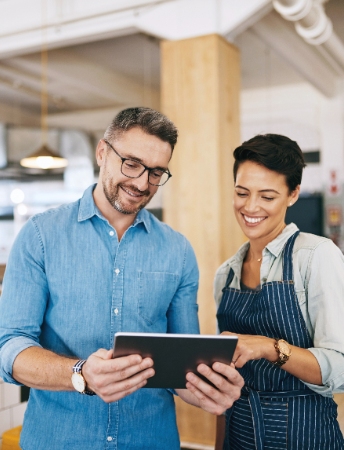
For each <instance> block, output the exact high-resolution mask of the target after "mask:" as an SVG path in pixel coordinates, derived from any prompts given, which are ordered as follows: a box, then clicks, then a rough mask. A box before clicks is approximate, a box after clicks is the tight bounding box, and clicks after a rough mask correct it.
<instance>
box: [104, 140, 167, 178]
mask: <svg viewBox="0 0 344 450" xmlns="http://www.w3.org/2000/svg"><path fill="white" fill-rule="evenodd" d="M103 141H104V142H105V144H106V145H108V146H109V147H110V148H111V149H112V150H113V151H114V152H115V153H116V155H117V156H118V157H119V158H120V159H121V161H122V164H121V174H122V175H124V176H125V177H127V178H132V179H135V178H140V177H141V176H142V175H143V174H144V173H145V172H146V170H148V183H149V184H150V185H152V186H163V185H164V184H166V183H167V182H168V180H169V179H170V178H171V177H172V174H171V172H170V171H169V170H168V169H166V170H161V169H158V170H161V171H162V172H163V173H166V174H167V175H168V178H167V180H166V181H164V182H163V183H162V184H154V183H151V182H150V181H149V177H150V173H151V171H152V170H157V167H148V166H146V165H144V164H142V162H139V161H135V160H134V159H132V158H124V157H123V156H121V155H120V154H119V153H118V151H117V150H116V149H115V148H114V147H113V146H112V145H111V144H110V142H109V141H107V140H106V139H103ZM125 161H133V162H135V163H136V164H141V166H143V170H142V172H141V173H140V175H137V176H136V177H131V176H129V175H126V174H125V173H123V170H122V168H123V164H124V162H125Z"/></svg>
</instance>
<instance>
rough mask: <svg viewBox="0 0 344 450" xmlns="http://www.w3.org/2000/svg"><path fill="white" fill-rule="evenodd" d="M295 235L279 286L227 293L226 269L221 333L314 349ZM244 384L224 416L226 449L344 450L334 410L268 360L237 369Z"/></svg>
mask: <svg viewBox="0 0 344 450" xmlns="http://www.w3.org/2000/svg"><path fill="white" fill-rule="evenodd" d="M298 234H299V231H297V232H296V233H295V234H294V235H293V236H291V237H290V238H289V239H288V241H287V243H286V245H285V248H284V251H283V275H282V281H273V282H269V283H264V284H263V285H262V288H261V290H259V291H254V290H250V289H242V290H239V289H233V288H230V287H229V286H230V283H231V282H232V279H233V276H234V272H233V270H232V269H230V272H229V274H228V278H227V281H226V285H225V287H224V288H223V296H222V300H221V303H220V306H219V309H218V313H217V319H218V324H219V329H220V331H221V332H222V331H226V330H228V331H231V332H233V333H239V334H252V335H262V336H267V337H271V338H279V339H285V340H286V341H287V342H289V343H290V344H292V345H295V346H297V347H301V348H311V347H313V341H312V338H311V337H310V335H309V333H308V330H307V327H306V323H305V320H304V318H303V316H302V313H301V310H300V306H299V303H298V300H297V296H296V293H295V288H294V282H293V262H292V254H293V247H294V243H295V239H296V237H297V236H298ZM238 371H239V372H240V374H241V375H242V376H243V378H244V380H245V386H244V388H243V389H242V395H241V397H240V399H239V400H237V401H236V402H235V403H234V405H233V407H232V408H231V409H229V410H228V411H227V413H226V438H225V443H224V447H223V448H224V449H226V450H228V449H230V450H268V449H269V450H283V449H286V450H322V449H324V450H325V449H326V450H343V449H344V439H343V435H342V433H341V431H340V428H339V424H338V422H337V405H336V404H335V402H334V401H333V399H332V398H328V397H323V396H322V395H320V394H317V393H316V392H314V391H312V390H311V389H309V388H308V387H307V386H306V385H305V384H304V383H303V382H302V381H301V380H299V379H298V378H296V377H294V376H293V375H291V374H289V373H288V372H286V371H285V370H283V369H281V368H280V367H277V366H276V365H274V364H271V363H270V362H269V361H267V360H266V359H260V360H257V361H248V362H247V363H246V364H245V366H244V367H243V368H241V369H238Z"/></svg>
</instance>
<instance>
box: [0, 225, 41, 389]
mask: <svg viewBox="0 0 344 450" xmlns="http://www.w3.org/2000/svg"><path fill="white" fill-rule="evenodd" d="M47 298H48V285H47V280H46V276H45V271H44V249H43V243H42V241H41V239H40V236H39V233H38V230H37V229H36V227H35V223H34V221H33V220H32V219H30V220H29V221H28V222H27V223H26V224H25V225H24V227H23V228H22V230H21V231H20V233H19V235H18V237H17V239H16V241H15V243H14V245H13V247H12V250H11V253H10V256H9V259H8V263H7V266H6V272H5V276H4V282H3V291H2V295H1V297H0V376H1V378H3V380H4V381H6V382H8V383H15V384H19V383H17V382H16V381H15V380H14V379H13V377H12V367H13V363H14V360H15V359H16V357H17V356H18V354H19V353H20V352H22V351H23V350H25V349H26V348H29V347H32V346H39V347H40V346H41V345H40V343H39V337H40V333H41V324H42V321H43V317H44V313H45V309H46V302H47Z"/></svg>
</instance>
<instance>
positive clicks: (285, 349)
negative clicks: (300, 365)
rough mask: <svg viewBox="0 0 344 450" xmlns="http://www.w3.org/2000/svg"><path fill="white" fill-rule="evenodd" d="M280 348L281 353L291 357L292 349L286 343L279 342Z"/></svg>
mask: <svg viewBox="0 0 344 450" xmlns="http://www.w3.org/2000/svg"><path fill="white" fill-rule="evenodd" d="M278 348H279V350H280V352H281V353H283V354H284V355H290V347H289V345H288V344H287V343H286V342H284V341H282V340H281V341H278Z"/></svg>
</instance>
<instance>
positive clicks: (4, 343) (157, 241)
mask: <svg viewBox="0 0 344 450" xmlns="http://www.w3.org/2000/svg"><path fill="white" fill-rule="evenodd" d="M93 188H94V187H93V186H90V187H89V188H88V189H87V190H86V191H85V193H84V196H83V198H82V199H81V200H79V201H77V202H75V203H72V204H69V205H65V206H61V207H60V208H57V209H52V210H49V211H46V212H44V213H42V214H38V215H36V216H34V217H32V218H31V219H30V220H29V221H28V222H27V223H26V224H25V226H24V227H23V228H22V230H21V232H20V234H19V235H18V238H17V240H16V242H15V244H14V246H13V248H12V251H11V255H10V257H9V261H8V265H7V268H6V274H5V278H4V284H3V294H2V297H1V301H0V376H1V377H2V378H3V379H4V381H6V382H10V383H15V380H14V379H13V378H12V365H13V362H14V359H15V358H16V356H17V355H18V354H19V353H20V352H21V351H23V350H24V349H26V348H28V347H30V346H42V347H43V348H46V349H50V350H52V351H54V352H56V353H58V354H60V355H67V356H72V357H77V358H80V359H81V358H85V359H86V358H87V357H88V356H89V355H90V354H91V353H93V352H95V351H96V350H98V349H99V348H106V349H110V348H112V347H113V340H114V334H115V333H116V332H118V331H134V332H135V331H136V332H156V333H166V332H167V333H198V332H199V327H198V318H197V303H196V293H197V288H198V268H197V263H196V259H195V255H194V252H193V250H192V248H191V246H190V244H189V243H188V241H187V240H186V239H185V237H183V236H182V235H180V234H179V233H177V232H175V231H173V230H172V229H171V228H170V227H168V226H167V225H166V224H163V223H161V222H159V221H158V220H157V219H156V218H155V217H154V216H152V215H151V214H150V213H149V212H148V211H146V210H142V211H140V212H139V214H138V215H137V217H136V219H135V222H134V223H133V225H132V226H131V227H130V228H129V229H128V230H127V231H126V233H125V234H124V236H123V237H122V239H121V241H120V242H118V239H117V234H116V231H115V230H114V229H113V228H112V226H111V225H110V224H109V223H108V221H107V220H106V219H104V217H103V216H102V215H101V213H100V212H99V210H98V208H97V207H96V206H95V204H94V201H93V196H92V192H93ZM166 358H168V355H166ZM47 370H49V368H47ZM21 445H22V448H23V449H24V450H40V449H49V450H62V449H67V448H70V449H78V448H80V449H81V448H82V449H84V450H97V449H116V450H122V449H132V450H134V449H140V450H143V449H147V450H154V449H159V450H161V449H169V450H174V449H175V450H177V449H179V448H180V446H179V438H178V432H177V427H176V420H175V409H174V400H173V395H172V394H171V392H169V391H168V390H166V389H141V390H139V391H138V392H135V393H134V394H132V395H129V396H128V397H126V398H124V399H122V400H120V401H118V402H114V403H111V404H106V403H104V402H103V401H102V400H101V399H100V398H99V397H97V396H93V397H90V396H87V395H82V394H79V393H77V392H52V391H44V390H37V389H31V393H30V399H29V402H28V407H27V411H26V414H25V419H24V427H23V431H22V436H21Z"/></svg>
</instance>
